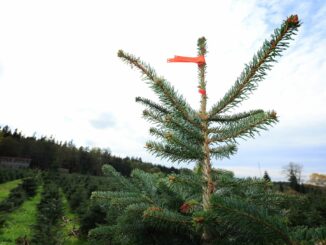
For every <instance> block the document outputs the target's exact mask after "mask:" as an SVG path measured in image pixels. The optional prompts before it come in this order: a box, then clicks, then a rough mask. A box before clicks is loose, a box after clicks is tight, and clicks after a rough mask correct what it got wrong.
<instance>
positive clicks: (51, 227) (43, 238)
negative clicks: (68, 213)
mask: <svg viewBox="0 0 326 245" xmlns="http://www.w3.org/2000/svg"><path fill="white" fill-rule="evenodd" d="M54 179H55V176H53V175H51V174H46V175H44V177H43V182H44V186H43V192H42V197H41V201H40V203H39V204H38V205H37V209H38V214H37V223H36V224H35V225H34V233H33V237H32V240H31V243H32V244H40V245H44V244H49V245H57V244H60V242H61V239H62V237H60V235H59V228H58V224H59V221H60V219H61V217H62V215H63V206H62V199H61V195H60V191H59V187H58V186H57V185H56V183H55V181H54Z"/></svg>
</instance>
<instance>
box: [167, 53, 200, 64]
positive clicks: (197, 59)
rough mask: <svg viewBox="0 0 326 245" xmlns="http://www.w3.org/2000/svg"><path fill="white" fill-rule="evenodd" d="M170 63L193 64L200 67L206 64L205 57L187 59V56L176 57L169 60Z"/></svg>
mask: <svg viewBox="0 0 326 245" xmlns="http://www.w3.org/2000/svg"><path fill="white" fill-rule="evenodd" d="M168 62H192V63H197V64H198V65H202V64H205V63H206V62H205V57H204V56H203V55H200V56H198V57H186V56H176V55H175V56H174V58H170V59H168Z"/></svg>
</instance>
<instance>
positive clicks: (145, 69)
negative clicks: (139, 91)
mask: <svg viewBox="0 0 326 245" xmlns="http://www.w3.org/2000/svg"><path fill="white" fill-rule="evenodd" d="M299 26H300V22H299V20H298V16H297V15H291V16H290V17H288V18H287V19H286V20H285V21H284V22H283V23H282V25H281V27H280V28H277V29H275V31H274V33H273V34H272V35H271V37H270V39H269V40H265V41H264V43H263V46H262V47H261V48H260V49H259V50H258V52H257V53H256V54H255V55H254V57H253V59H252V60H251V62H250V63H249V64H248V65H246V66H245V69H244V71H243V72H242V73H241V75H240V76H239V77H238V78H237V80H236V82H235V84H234V85H233V86H232V87H231V89H230V90H229V91H228V92H227V93H226V94H225V95H224V97H223V98H221V99H220V100H219V101H218V102H217V103H215V104H214V105H213V106H212V108H211V109H210V110H208V109H207V98H208V97H207V91H206V83H207V82H206V69H207V65H206V62H205V55H206V53H207V46H206V39H205V38H204V37H202V38H200V39H199V40H198V57H196V58H188V57H180V56H176V57H175V59H171V60H170V61H172V62H173V61H175V62H178V61H179V62H195V63H197V64H198V77H199V83H198V88H199V92H200V94H201V102H200V110H199V111H197V110H195V109H193V108H191V107H190V105H189V104H188V103H187V101H186V100H185V98H184V97H183V96H182V95H180V94H179V93H178V92H177V91H176V90H175V89H174V87H173V86H172V85H170V83H169V82H168V81H166V80H165V79H164V78H163V77H161V76H158V75H157V74H156V72H155V71H154V70H153V68H151V67H150V66H149V65H148V64H146V63H144V62H142V61H141V60H140V58H137V57H135V56H134V55H131V54H128V53H125V52H124V51H122V50H120V51H119V52H118V56H119V57H120V58H121V59H122V60H123V61H124V62H126V63H127V64H129V65H131V66H132V67H136V68H137V69H139V70H140V72H141V73H142V76H143V79H144V80H145V81H146V82H147V83H148V84H149V86H150V87H151V89H152V90H153V91H154V92H155V93H156V94H157V95H158V97H159V101H160V102H159V103H156V102H153V101H151V100H149V99H146V98H142V97H137V98H136V101H137V102H139V103H142V104H143V105H144V106H145V107H147V109H146V110H144V112H143V116H144V117H145V118H146V119H148V120H149V121H150V122H152V123H153V124H154V125H155V126H156V127H153V128H151V129H150V133H151V134H152V135H154V136H156V137H157V138H158V139H159V140H160V141H149V142H147V143H146V148H147V149H148V150H149V151H150V152H151V153H153V154H154V155H156V156H158V157H162V158H167V159H169V160H171V161H173V162H196V163H197V164H198V166H199V169H200V170H201V174H202V207H203V210H204V211H209V210H210V208H211V195H212V193H213V192H214V191H215V190H216V188H218V187H217V186H216V185H215V184H214V182H213V181H212V176H211V172H212V166H211V160H212V158H216V159H221V158H224V157H229V156H231V155H232V154H234V153H235V152H236V149H237V148H236V143H237V142H236V139H237V138H245V137H253V136H254V134H255V133H257V132H258V131H259V130H263V129H264V130H265V129H267V126H270V125H272V124H273V123H276V122H277V116H276V112H275V111H263V110H251V111H247V112H242V113H237V114H227V113H228V112H230V110H231V109H233V108H235V107H236V106H238V105H239V104H240V103H241V102H242V101H243V100H245V99H247V98H248V97H249V95H250V94H251V93H252V92H253V91H254V90H255V89H256V88H257V85H258V82H260V81H262V80H263V79H264V78H265V76H266V72H267V71H268V70H270V68H271V67H272V64H273V63H274V62H276V58H277V57H279V56H281V53H282V52H283V51H284V50H285V49H286V48H287V47H288V44H289V42H288V41H289V40H291V39H292V37H293V35H295V34H296V32H297V30H298V27H299ZM202 239H203V243H204V244H209V241H210V234H209V232H207V231H206V230H205V229H204V232H203V235H202Z"/></svg>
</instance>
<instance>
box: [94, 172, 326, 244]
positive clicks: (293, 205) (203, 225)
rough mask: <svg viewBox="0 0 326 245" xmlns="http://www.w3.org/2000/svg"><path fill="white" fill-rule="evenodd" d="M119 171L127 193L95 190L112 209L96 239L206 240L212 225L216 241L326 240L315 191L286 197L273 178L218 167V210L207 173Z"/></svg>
mask: <svg viewBox="0 0 326 245" xmlns="http://www.w3.org/2000/svg"><path fill="white" fill-rule="evenodd" d="M109 171H111V174H110V173H109ZM114 171H115V170H114V169H113V168H107V169H106V173H107V174H108V175H109V176H110V178H111V181H113V182H118V183H120V184H121V191H109V192H108V191H98V192H93V194H92V200H93V201H94V202H96V203H98V204H101V205H102V207H103V208H105V209H106V210H107V222H108V223H107V224H105V225H103V226H99V227H97V228H95V229H93V230H91V231H90V233H89V238H90V240H91V241H93V242H94V244H114V245H124V244H157V245H161V244H168V243H170V244H201V243H202V240H201V236H202V231H203V230H204V229H206V230H207V231H208V232H209V233H210V234H211V241H210V243H211V244H240V245H241V244H257V245H258V244H293V245H294V244H317V243H318V242H320V241H322V240H323V239H326V235H325V233H324V231H325V228H326V222H325V221H322V220H323V219H324V220H326V219H325V213H323V212H324V211H323V210H322V209H320V208H321V206H320V207H317V206H315V207H312V208H309V207H308V205H309V204H308V203H309V202H312V201H311V200H310V198H313V196H314V195H312V194H311V196H309V195H308V194H307V195H303V194H300V196H298V194H283V193H280V192H277V191H274V190H273V188H271V187H272V186H273V184H272V183H271V182H266V181H265V180H261V179H252V178H247V179H237V178H235V177H234V176H233V174H232V173H230V172H228V171H223V170H215V169H213V179H214V181H216V184H217V185H218V186H219V189H218V190H217V191H216V192H214V193H213V194H212V198H211V205H212V206H211V208H210V209H209V210H208V211H203V208H202V206H201V183H200V182H199V181H198V179H200V172H199V173H198V172H197V173H196V171H185V172H182V173H181V174H173V175H169V176H166V175H164V174H150V173H145V172H142V171H140V170H134V171H133V173H132V177H131V178H130V179H126V178H124V177H122V176H121V175H119V174H117V173H116V172H114ZM112 176H115V177H114V178H112ZM123 183H125V184H123ZM123 190H125V191H123ZM324 191H325V190H324ZM318 196H323V195H320V194H318ZM309 200H310V201H309ZM320 202H321V203H323V204H325V200H324V201H322V200H321V201H320ZM323 204H321V205H323ZM316 205H318V204H317V203H316ZM307 208H308V210H309V211H308V212H306V213H305V212H304V211H303V210H304V209H307ZM303 213H305V216H304V217H301V218H300V215H302V214H303ZM298 218H299V219H298ZM308 220H311V221H312V220H315V222H319V223H318V224H317V223H316V225H314V224H313V223H312V222H308ZM318 220H319V221H318Z"/></svg>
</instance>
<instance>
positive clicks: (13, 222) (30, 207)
mask: <svg viewBox="0 0 326 245" xmlns="http://www.w3.org/2000/svg"><path fill="white" fill-rule="evenodd" d="M40 200H41V190H40V188H39V189H38V191H37V194H36V196H35V197H33V198H32V199H29V200H26V201H25V202H24V203H23V205H22V206H21V207H20V208H18V209H17V210H15V211H14V212H13V213H11V214H9V215H8V216H7V217H6V223H5V227H4V228H3V229H2V230H1V231H0V245H14V244H16V243H15V240H16V239H17V238H18V237H24V236H26V237H27V238H29V239H30V238H31V235H32V228H31V225H33V224H35V222H36V213H37V204H38V203H39V202H40Z"/></svg>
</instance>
